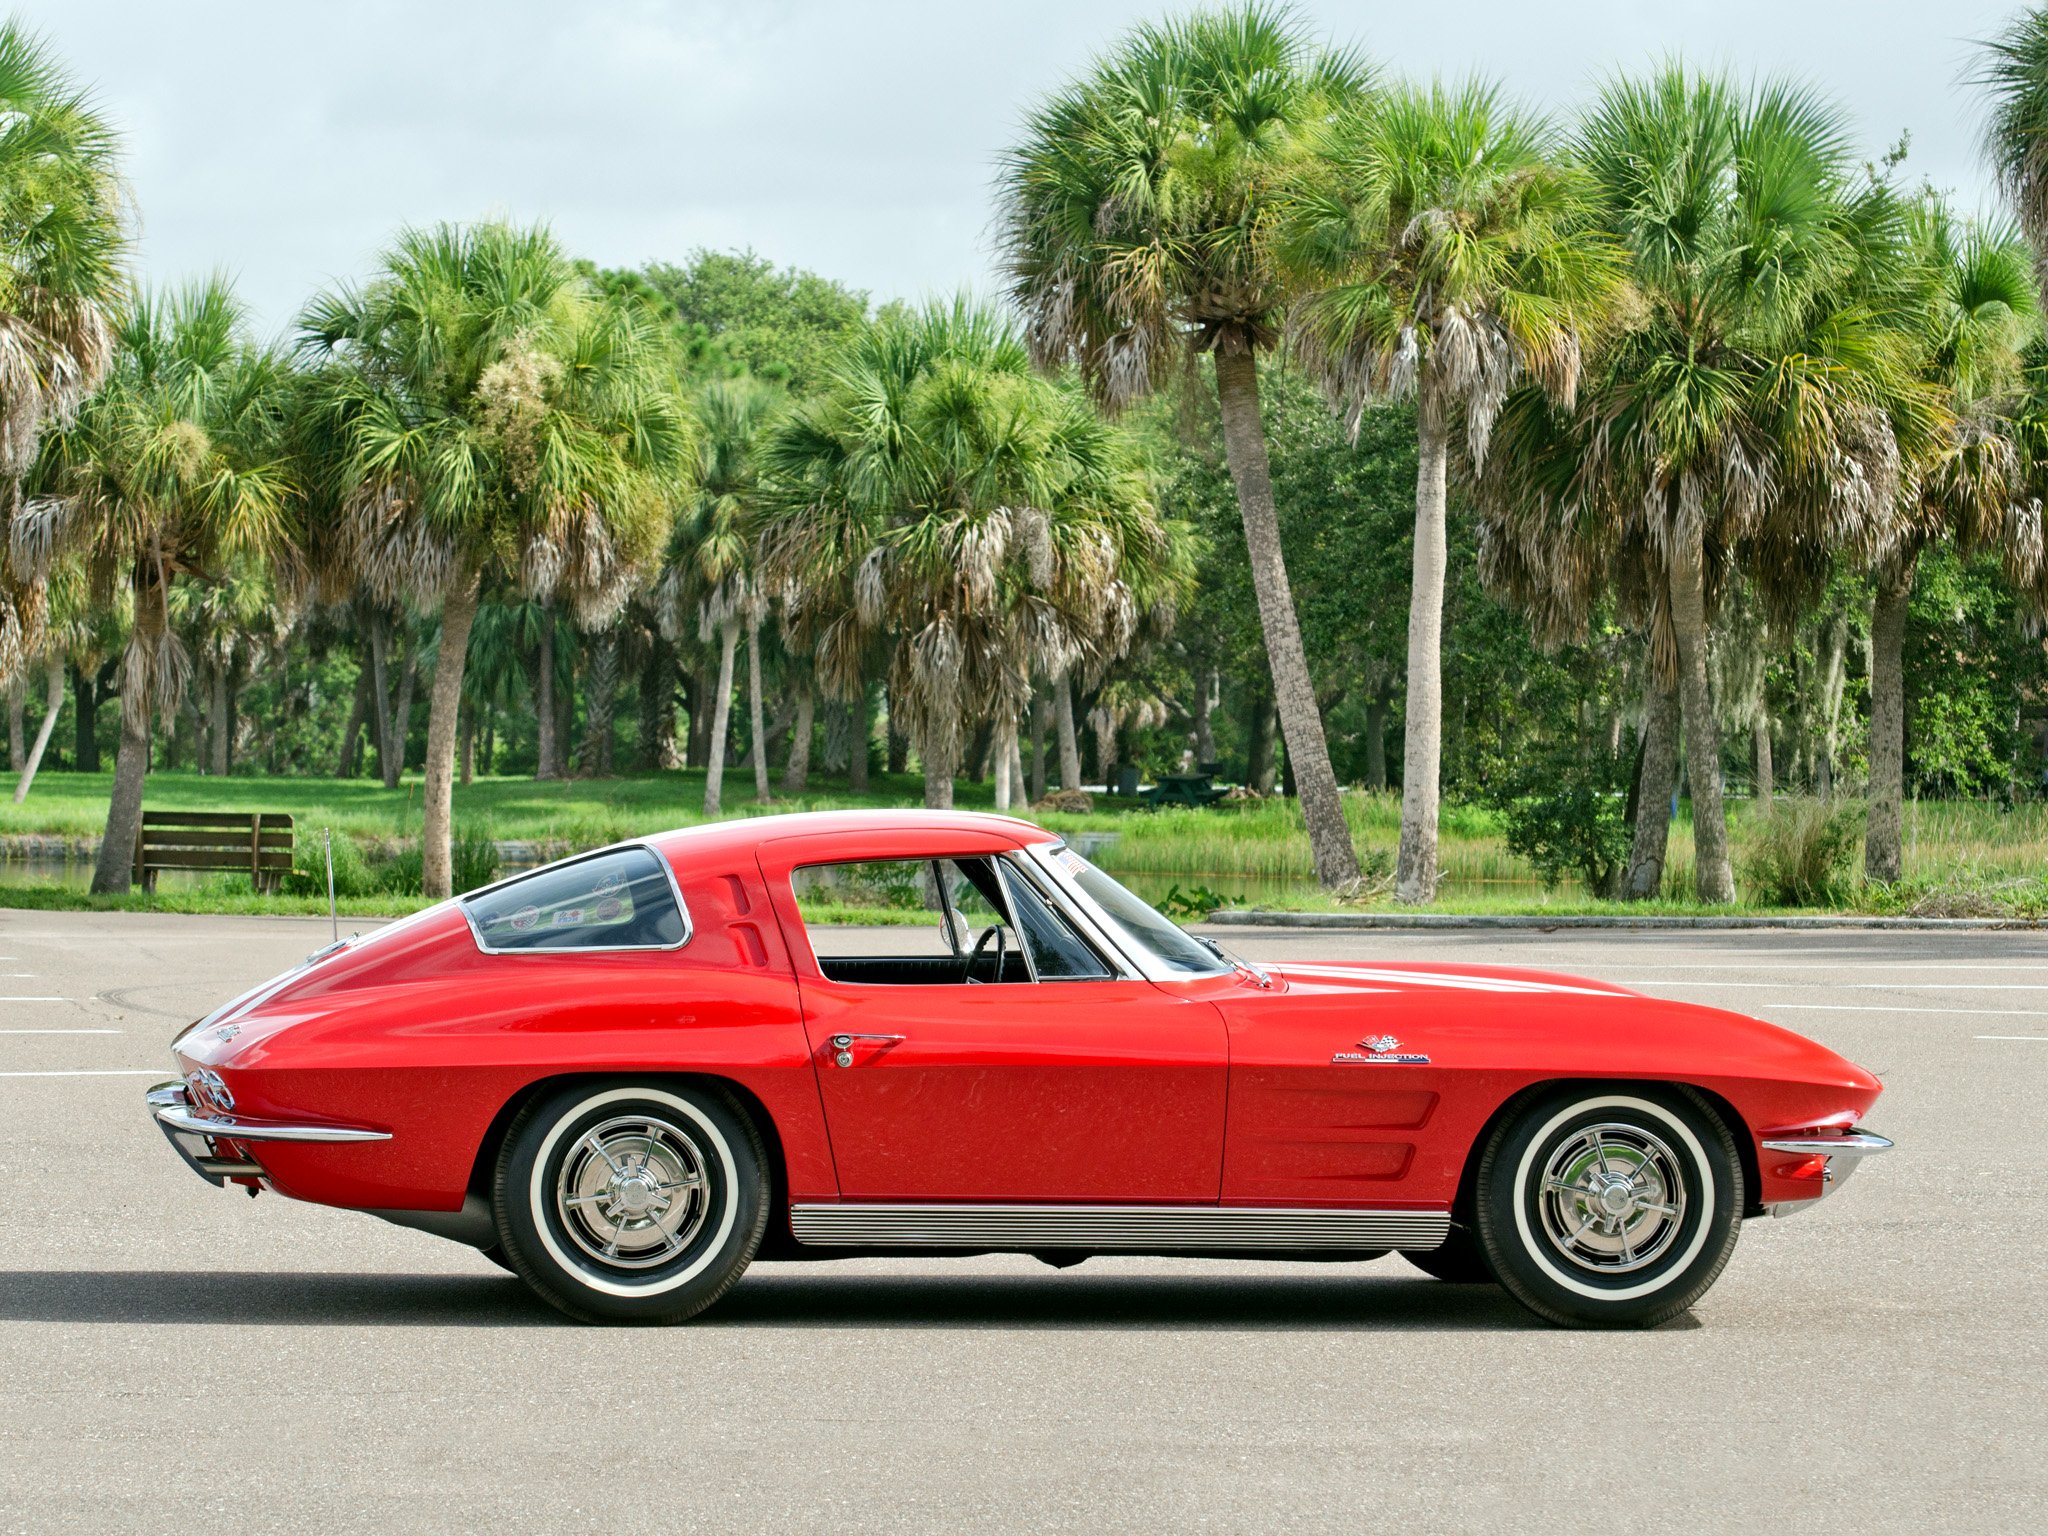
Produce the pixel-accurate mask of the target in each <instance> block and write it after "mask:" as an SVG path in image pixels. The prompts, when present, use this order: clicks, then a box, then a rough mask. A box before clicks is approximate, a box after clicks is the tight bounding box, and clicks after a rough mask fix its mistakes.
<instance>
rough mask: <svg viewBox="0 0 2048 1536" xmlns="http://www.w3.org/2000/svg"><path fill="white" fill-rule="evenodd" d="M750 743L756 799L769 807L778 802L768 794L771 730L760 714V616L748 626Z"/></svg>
mask: <svg viewBox="0 0 2048 1536" xmlns="http://www.w3.org/2000/svg"><path fill="white" fill-rule="evenodd" d="M747 739H748V742H749V745H750V747H751V750H752V751H753V754H754V798H755V799H756V800H757V801H759V802H760V803H762V804H763V805H765V804H767V803H768V802H769V801H771V800H773V799H774V798H775V796H774V795H772V794H770V793H769V791H768V727H767V725H766V724H765V723H764V721H763V719H762V710H761V619H760V616H759V615H758V614H757V615H755V616H754V617H753V618H751V619H749V620H748V622H747Z"/></svg>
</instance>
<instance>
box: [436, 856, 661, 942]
mask: <svg viewBox="0 0 2048 1536" xmlns="http://www.w3.org/2000/svg"><path fill="white" fill-rule="evenodd" d="M462 905H463V908H464V910H465V911H467V912H468V914H469V920H470V922H471V924H472V925H473V926H474V927H475V930H476V937H477V943H478V944H479V945H480V946H481V947H483V948H484V949H486V950H491V951H499V950H517V951H525V950H535V949H674V948H676V947H677V946H678V945H680V944H681V943H682V942H683V940H684V939H686V938H688V937H689V927H688V925H687V924H686V923H685V921H684V918H683V911H682V908H681V907H680V906H679V905H678V904H677V902H676V893H675V887H674V885H673V884H672V883H671V882H670V880H669V874H668V870H667V869H666V868H664V867H663V865H662V861H661V858H660V856H659V855H657V854H656V853H655V852H654V851H653V850H652V849H651V848H640V847H634V848H615V849H613V850H611V851H610V852H608V853H599V854H593V855H591V856H590V857H589V858H587V859H575V860H572V861H571V862H569V863H567V864H555V865H550V866H549V867H548V868H546V869H537V870H535V871H534V872H533V873H532V874H530V875H525V876H522V877H520V878H518V879H515V880H511V881H508V882H506V883H505V884H503V885H499V886H494V887H492V888H491V889H489V890H487V891H483V892H480V893H478V894H477V895H475V896H470V897H466V898H464V900H463V903H462Z"/></svg>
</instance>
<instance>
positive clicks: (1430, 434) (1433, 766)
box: [1290, 365, 1451, 902]
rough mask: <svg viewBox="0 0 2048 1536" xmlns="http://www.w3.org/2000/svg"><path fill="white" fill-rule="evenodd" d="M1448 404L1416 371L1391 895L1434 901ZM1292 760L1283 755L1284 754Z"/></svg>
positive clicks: (1429, 377)
mask: <svg viewBox="0 0 2048 1536" xmlns="http://www.w3.org/2000/svg"><path fill="white" fill-rule="evenodd" d="M1448 404H1449V402H1447V401H1446V400H1445V399H1444V392H1443V386H1442V384H1441V383H1439V382H1438V380H1437V377H1436V370H1435V368H1434V367H1433V366H1429V365H1425V366H1424V368H1423V373H1422V396H1421V402H1420V406H1419V409H1418V410H1417V412H1416V462H1415V558H1414V577H1413V580H1412V583H1411V585H1410V588H1409V596H1408V695H1407V700H1406V705H1407V709H1406V716H1405V718H1406V725H1405V728H1404V730H1403V740H1402V747H1401V853H1400V859H1399V862H1398V864H1397V865H1396V867H1395V872H1394V896H1395V899H1396V900H1399V901H1405V902H1423V901H1429V900H1432V899H1433V898H1434V897H1435V896H1436V874H1437V857H1436V855H1437V812H1438V799H1439V796H1440V795H1441V793H1442V786H1441V784H1440V782H1439V774H1440V772H1441V768H1442V761H1443V740H1444V675H1443V635H1444V563H1445V542H1446V539H1447V538H1448V534H1447V531H1446V527H1445V505H1444V502H1445V477H1446V475H1447V473H1448V471H1449V467H1450V458H1451V432H1450V422H1449V420H1448V415H1449V411H1448ZM1291 755H1292V754H1291V753H1290V756H1291Z"/></svg>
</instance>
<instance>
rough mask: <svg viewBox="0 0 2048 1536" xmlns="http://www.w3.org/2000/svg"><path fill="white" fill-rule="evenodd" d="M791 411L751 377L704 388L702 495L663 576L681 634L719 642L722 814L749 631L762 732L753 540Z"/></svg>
mask: <svg viewBox="0 0 2048 1536" xmlns="http://www.w3.org/2000/svg"><path fill="white" fill-rule="evenodd" d="M782 409H783V400H782V396H781V393H780V391H778V390H775V389H772V388H770V387H769V386H768V385H765V384H762V383H759V382H757V381H755V380H752V379H747V378H741V379H732V380H723V379H721V380H714V381H713V382H711V383H709V384H707V385H705V386H704V387H703V389H701V390H700V391H699V392H698V395H697V421H698V425H699V436H698V467H697V495H696V498H695V500H694V501H693V502H692V503H691V505H690V508H689V510H688V512H687V514H686V515H685V516H684V518H683V519H682V521H681V522H680V523H678V525H677V527H676V531H675V536H674V540H673V542H672V544H671V546H670V552H669V559H668V565H667V569H666V572H665V574H664V576H663V578H662V583H661V594H660V595H661V603H662V609H663V624H664V628H665V630H666V631H667V633H668V636H669V638H670V639H671V640H672V641H681V640H683V639H685V638H686V635H687V633H688V631H690V630H695V631H697V634H698V638H699V639H702V640H706V641H708V640H711V639H712V638H713V637H714V636H715V637H716V639H717V641H718V674H717V676H718V681H717V685H716V688H715V691H714V692H713V694H712V696H711V698H710V699H709V700H703V699H700V700H699V701H698V708H700V709H702V708H706V707H708V708H709V709H710V710H711V735H710V749H709V751H708V752H707V754H706V756H705V759H704V814H705V815H706V816H716V815H717V814H718V813H719V807H720V797H721V795H722V794H723V792H724V783H725V758H726V744H727V738H728V734H729V732H730V729H731V723H732V681H733V656H734V654H735V652H736V651H737V649H738V646H739V637H740V631H741V629H742V628H744V629H745V630H746V633H747V637H748V640H747V668H748V679H749V681H748V689H747V700H748V705H749V710H750V716H751V731H752V739H753V740H754V741H755V742H756V743H758V742H759V741H760V739H761V714H762V707H761V619H762V609H763V604H764V598H765V593H764V591H763V588H762V584H761V582H760V580H759V579H758V575H757V572H756V570H755V560H754V545H755V541H756V539H757V537H758V534H759V527H760V520H761V517H762V514H763V503H762V486H761V460H762V455H763V452H764V449H765V446H766V439H767V437H768V434H769V433H770V431H771V430H772V429H773V427H774V424H775V421H776V419H777V417H778V416H779V415H780V414H781V412H782ZM754 759H755V790H756V798H757V799H761V800H766V799H767V798H768V789H767V785H768V780H767V762H766V755H765V754H764V753H762V752H760V751H756V752H755V754H754Z"/></svg>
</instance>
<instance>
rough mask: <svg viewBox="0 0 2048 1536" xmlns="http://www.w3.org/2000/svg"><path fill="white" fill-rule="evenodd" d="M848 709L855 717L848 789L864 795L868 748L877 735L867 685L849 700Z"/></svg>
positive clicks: (848, 754) (849, 749)
mask: <svg viewBox="0 0 2048 1536" xmlns="http://www.w3.org/2000/svg"><path fill="white" fill-rule="evenodd" d="M846 707H847V709H848V710H849V711H850V712H851V714H852V716H853V719H852V723H851V727H850V731H849V740H848V741H847V744H846V746H847V751H846V787H847V789H848V790H850V791H851V792H852V793H854V794H856V795H864V794H866V793H867V792H868V748H869V747H870V746H871V745H872V744H873V741H874V734H875V722H874V717H873V716H872V715H871V714H869V712H868V690H867V685H866V684H865V683H863V684H862V685H861V690H860V692H859V693H858V694H856V695H855V696H854V697H853V698H851V699H849V700H847V703H846Z"/></svg>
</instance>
